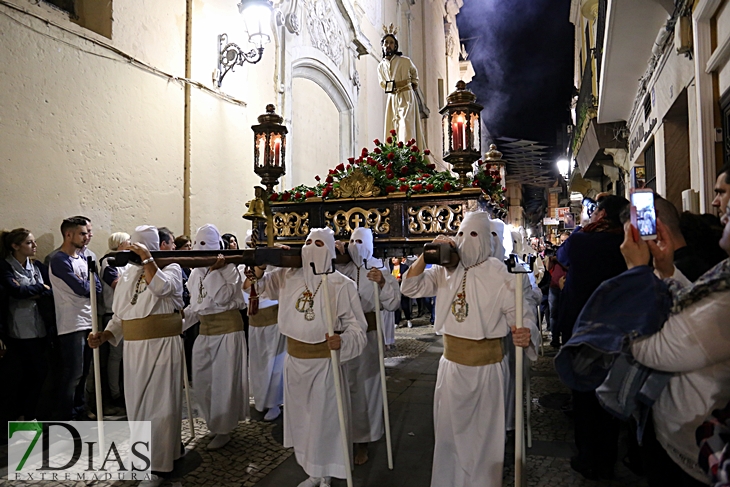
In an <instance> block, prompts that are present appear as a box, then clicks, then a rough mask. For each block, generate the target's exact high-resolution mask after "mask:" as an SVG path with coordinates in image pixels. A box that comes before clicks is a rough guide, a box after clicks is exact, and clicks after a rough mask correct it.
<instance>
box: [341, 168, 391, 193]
mask: <svg viewBox="0 0 730 487" xmlns="http://www.w3.org/2000/svg"><path fill="white" fill-rule="evenodd" d="M332 194H334V196H335V198H372V197H373V196H378V195H379V194H380V188H378V187H377V186H375V178H373V177H372V176H366V175H365V173H363V172H362V171H360V170H359V169H355V170H354V171H352V174H350V175H349V176H346V177H344V178H342V179H341V180H340V186H339V187H338V188H335V189H334V190H333V191H332Z"/></svg>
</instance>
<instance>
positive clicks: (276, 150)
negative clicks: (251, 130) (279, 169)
mask: <svg viewBox="0 0 730 487" xmlns="http://www.w3.org/2000/svg"><path fill="white" fill-rule="evenodd" d="M280 151H281V137H279V136H277V137H276V138H275V139H274V164H275V165H277V166H279V165H281V161H280V160H279V154H280Z"/></svg>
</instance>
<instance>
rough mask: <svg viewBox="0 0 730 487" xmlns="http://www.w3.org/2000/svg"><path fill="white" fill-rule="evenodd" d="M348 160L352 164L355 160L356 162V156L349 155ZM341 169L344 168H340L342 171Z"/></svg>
mask: <svg viewBox="0 0 730 487" xmlns="http://www.w3.org/2000/svg"><path fill="white" fill-rule="evenodd" d="M347 162H349V163H350V164H352V163H353V162H355V158H354V157H348V158H347ZM341 170H342V169H340V171H341Z"/></svg>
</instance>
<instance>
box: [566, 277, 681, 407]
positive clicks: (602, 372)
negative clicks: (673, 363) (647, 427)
mask: <svg viewBox="0 0 730 487" xmlns="http://www.w3.org/2000/svg"><path fill="white" fill-rule="evenodd" d="M671 303H672V300H671V295H670V293H669V290H668V289H667V286H666V284H664V282H663V281H662V280H660V279H658V278H657V277H656V276H654V273H653V272H652V269H651V267H649V266H640V267H634V268H633V269H631V270H628V271H626V272H624V273H622V274H620V275H619V276H617V277H614V278H613V279H610V280H608V281H606V282H604V283H603V284H601V285H600V286H599V287H598V289H596V291H595V292H594V293H593V295H592V296H591V298H590V299H589V300H588V302H587V303H586V305H585V307H584V308H583V311H582V312H581V313H580V316H578V320H577V321H576V324H575V329H574V334H573V336H572V337H571V338H570V340H569V341H568V343H566V344H565V345H564V346H563V347H562V348H561V349H560V352H559V353H558V355H557V356H556V357H555V368H556V369H557V371H558V375H559V376H560V379H561V380H562V381H563V382H564V383H565V384H566V385H567V386H568V387H570V388H571V389H575V390H579V391H592V390H596V393H597V395H598V399H599V401H600V402H601V404H602V405H603V407H604V408H605V409H607V410H608V411H609V412H610V413H612V414H614V415H615V416H617V417H619V418H621V419H627V418H628V417H630V416H632V415H634V416H635V415H637V414H639V413H641V414H639V415H640V416H644V417H645V414H646V413H648V410H647V408H646V407H644V406H651V404H653V403H654V401H655V400H656V398H657V397H658V396H659V394H660V393H661V391H662V390H663V389H664V387H665V386H666V384H667V382H668V381H669V378H670V377H671V374H668V373H663V372H657V371H654V370H652V369H649V368H647V367H644V366H643V365H641V364H639V363H638V362H636V361H634V359H633V357H632V356H631V353H630V349H629V345H630V343H631V341H632V340H634V339H636V338H639V337H643V336H648V335H652V334H654V333H656V332H658V331H659V330H661V328H662V326H663V325H664V323H665V322H666V321H667V318H668V317H669V309H670V307H671ZM639 419H640V420H641V419H642V418H641V417H640V418H639Z"/></svg>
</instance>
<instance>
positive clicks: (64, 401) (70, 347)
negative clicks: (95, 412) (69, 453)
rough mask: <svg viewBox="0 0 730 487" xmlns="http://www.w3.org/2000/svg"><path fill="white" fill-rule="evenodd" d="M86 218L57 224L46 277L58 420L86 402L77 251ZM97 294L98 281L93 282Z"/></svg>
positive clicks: (84, 318)
mask: <svg viewBox="0 0 730 487" xmlns="http://www.w3.org/2000/svg"><path fill="white" fill-rule="evenodd" d="M87 224H88V221H87V220H86V219H84V218H80V217H72V218H67V219H65V220H64V221H63V223H61V234H63V244H62V245H61V248H60V250H59V251H58V252H57V253H56V254H55V255H53V257H52V258H51V260H50V272H49V278H50V281H51V286H52V288H53V298H54V303H55V308H56V328H57V329H58V341H59V343H60V352H61V360H62V367H63V372H62V375H61V384H60V389H59V397H58V404H57V407H58V416H57V417H58V419H59V420H61V421H69V420H73V419H81V418H82V417H83V414H84V411H85V408H86V404H85V399H84V386H85V382H86V376H87V375H88V373H89V364H90V363H91V349H89V347H88V345H87V343H86V337H87V336H88V334H89V331H90V330H91V298H90V293H89V268H88V264H87V262H86V258H85V256H84V254H82V253H81V251H82V250H83V249H84V248H85V247H86V245H88V243H89V239H90V237H89V230H88V227H87ZM95 291H96V293H97V294H98V295H101V292H102V289H101V282H100V281H98V280H97V281H96V290H95Z"/></svg>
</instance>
